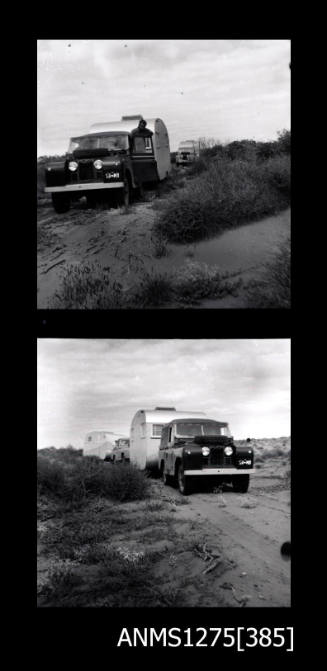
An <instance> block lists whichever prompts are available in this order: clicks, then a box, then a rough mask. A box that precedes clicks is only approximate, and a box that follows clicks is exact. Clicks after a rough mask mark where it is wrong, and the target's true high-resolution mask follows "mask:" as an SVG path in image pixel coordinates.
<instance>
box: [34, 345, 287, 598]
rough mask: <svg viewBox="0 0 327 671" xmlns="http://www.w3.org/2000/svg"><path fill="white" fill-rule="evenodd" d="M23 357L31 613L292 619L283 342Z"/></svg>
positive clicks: (76, 348) (94, 349)
mask: <svg viewBox="0 0 327 671" xmlns="http://www.w3.org/2000/svg"><path fill="white" fill-rule="evenodd" d="M37 350H38V351H37V358H38V373H37V376H38V390H37V391H38V393H37V396H38V436H37V438H38V445H37V447H38V452H37V475H38V492H37V519H38V550H37V573H38V581H37V582H38V585H37V586H38V607H40V608H44V607H63V608H66V607H69V608H71V607H83V608H90V607H93V608H106V607H107V608H121V607H130V608H140V607H142V608H151V607H152V608H167V607H170V608H177V607H182V608H183V607H185V608H189V607H191V608H203V607H205V608H249V607H254V608H262V607H264V608H265V607H266V608H271V607H273V608H274V607H275V608H278V607H290V605H291V603H290V552H291V532H290V520H291V492H290V486H291V484H290V483H291V452H290V340H289V339H143V340H141V339H102V338H101V339H96V338H94V339H85V338H79V339H75V338H73V339H72V338H40V339H38V348H37Z"/></svg>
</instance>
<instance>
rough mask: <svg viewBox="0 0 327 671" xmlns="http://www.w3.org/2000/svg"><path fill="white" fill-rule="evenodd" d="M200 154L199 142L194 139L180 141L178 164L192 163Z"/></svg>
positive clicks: (177, 156) (177, 155)
mask: <svg viewBox="0 0 327 671" xmlns="http://www.w3.org/2000/svg"><path fill="white" fill-rule="evenodd" d="M198 156H199V144H198V142H195V141H194V140H185V142H180V144H179V147H178V150H177V154H176V159H175V160H176V165H177V166H179V165H190V164H191V163H193V162H194V161H195V160H196V159H197V158H198Z"/></svg>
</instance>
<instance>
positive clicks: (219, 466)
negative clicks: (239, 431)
mask: <svg viewBox="0 0 327 671" xmlns="http://www.w3.org/2000/svg"><path fill="white" fill-rule="evenodd" d="M159 469H160V472H161V474H162V478H163V481H164V483H165V484H171V485H176V484H177V485H178V488H179V491H180V492H181V493H182V494H190V493H191V491H192V490H194V488H195V485H196V481H197V479H198V478H203V477H205V478H210V479H211V482H212V484H217V485H218V484H220V483H222V482H226V483H231V484H232V485H233V489H234V491H236V492H247V490H248V487H249V481H250V474H251V473H253V470H254V469H253V449H252V448H251V447H250V445H248V446H246V447H237V446H236V445H235V443H234V440H233V437H232V436H231V434H230V430H229V426H228V424H227V423H226V422H217V421H215V420H213V419H203V420H199V419H192V418H188V419H176V420H173V421H171V422H170V423H169V424H166V425H165V426H164V427H163V429H162V434H161V442H160V447H159Z"/></svg>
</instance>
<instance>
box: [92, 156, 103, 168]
mask: <svg viewBox="0 0 327 671" xmlns="http://www.w3.org/2000/svg"><path fill="white" fill-rule="evenodd" d="M93 165H94V167H95V168H96V170H101V168H102V166H103V163H102V161H100V160H99V159H98V160H97V161H94V163H93Z"/></svg>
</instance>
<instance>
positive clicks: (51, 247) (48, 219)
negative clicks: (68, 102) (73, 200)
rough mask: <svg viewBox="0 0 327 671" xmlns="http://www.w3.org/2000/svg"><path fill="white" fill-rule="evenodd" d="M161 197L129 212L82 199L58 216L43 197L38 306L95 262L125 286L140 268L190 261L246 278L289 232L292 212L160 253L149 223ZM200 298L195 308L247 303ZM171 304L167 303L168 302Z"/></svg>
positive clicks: (149, 196) (167, 268)
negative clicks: (71, 272)
mask: <svg viewBox="0 0 327 671" xmlns="http://www.w3.org/2000/svg"><path fill="white" fill-rule="evenodd" d="M164 200H165V197H160V198H158V197H157V194H156V192H155V191H148V192H147V193H146V194H145V197H144V200H143V201H142V202H135V203H133V204H132V205H131V206H130V208H129V210H128V212H125V211H123V210H121V209H114V208H112V209H103V210H101V209H100V210H92V209H87V208H86V205H85V203H83V201H81V202H80V203H77V204H76V205H74V207H72V209H71V210H70V211H69V212H68V213H67V214H63V215H62V214H56V213H55V212H54V211H53V208H52V205H51V202H49V200H46V199H44V200H43V201H42V202H41V201H40V206H39V207H38V308H39V309H47V308H49V307H50V308H51V307H52V306H51V300H52V299H53V297H54V295H55V294H56V292H58V290H60V287H61V285H62V281H63V278H64V276H65V274H66V273H67V270H68V268H71V267H75V266H85V265H89V264H94V263H96V264H98V265H99V266H100V267H101V268H106V269H110V273H111V275H112V276H113V277H114V278H115V279H116V280H117V281H118V282H120V283H121V285H122V286H123V287H124V288H125V289H127V290H128V289H129V288H130V287H133V286H134V285H135V283H138V282H139V281H140V277H141V276H142V273H143V272H144V271H147V272H151V271H153V270H154V271H156V272H158V273H163V274H165V273H166V274H168V276H169V274H170V273H171V272H175V271H177V270H180V269H181V268H185V269H187V266H188V265H189V264H194V262H195V263H197V264H200V265H203V266H205V265H206V264H207V265H209V266H212V265H214V266H215V267H217V268H219V270H221V271H223V272H226V271H227V272H230V273H235V272H236V273H237V274H238V275H239V276H240V277H242V278H243V279H244V280H245V281H247V280H248V279H250V278H253V277H254V276H255V274H256V273H259V274H260V272H261V271H262V269H263V268H264V266H265V263H266V262H267V260H268V259H269V257H270V256H271V252H272V251H273V250H274V249H275V248H277V246H278V244H279V243H281V242H282V241H283V240H285V239H286V238H287V237H288V236H289V234H290V213H289V211H288V210H287V211H285V212H282V213H281V214H279V215H276V216H274V217H269V218H267V219H265V220H263V221H262V222H256V223H254V224H249V225H247V226H243V227H241V228H237V229H235V230H232V231H227V232H225V233H223V234H222V235H221V236H218V237H217V238H214V239H211V240H209V241H204V242H200V243H198V244H192V245H170V244H168V245H167V248H166V252H167V253H166V254H164V255H160V252H159V254H158V248H157V246H156V244H157V243H156V239H155V237H154V235H153V232H152V228H153V224H154V222H155V220H156V217H157V216H158V211H157V208H158V207H159V208H160V205H161V204H162V203H163V202H164ZM221 300H222V302H221V304H220V302H219V301H218V302H217V300H216V299H215V301H214V304H213V305H211V303H210V300H207V301H203V302H202V303H201V305H199V306H198V307H246V303H245V302H244V297H242V295H241V293H240V295H239V296H228V297H227V298H223V299H221ZM169 307H171V306H169Z"/></svg>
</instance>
